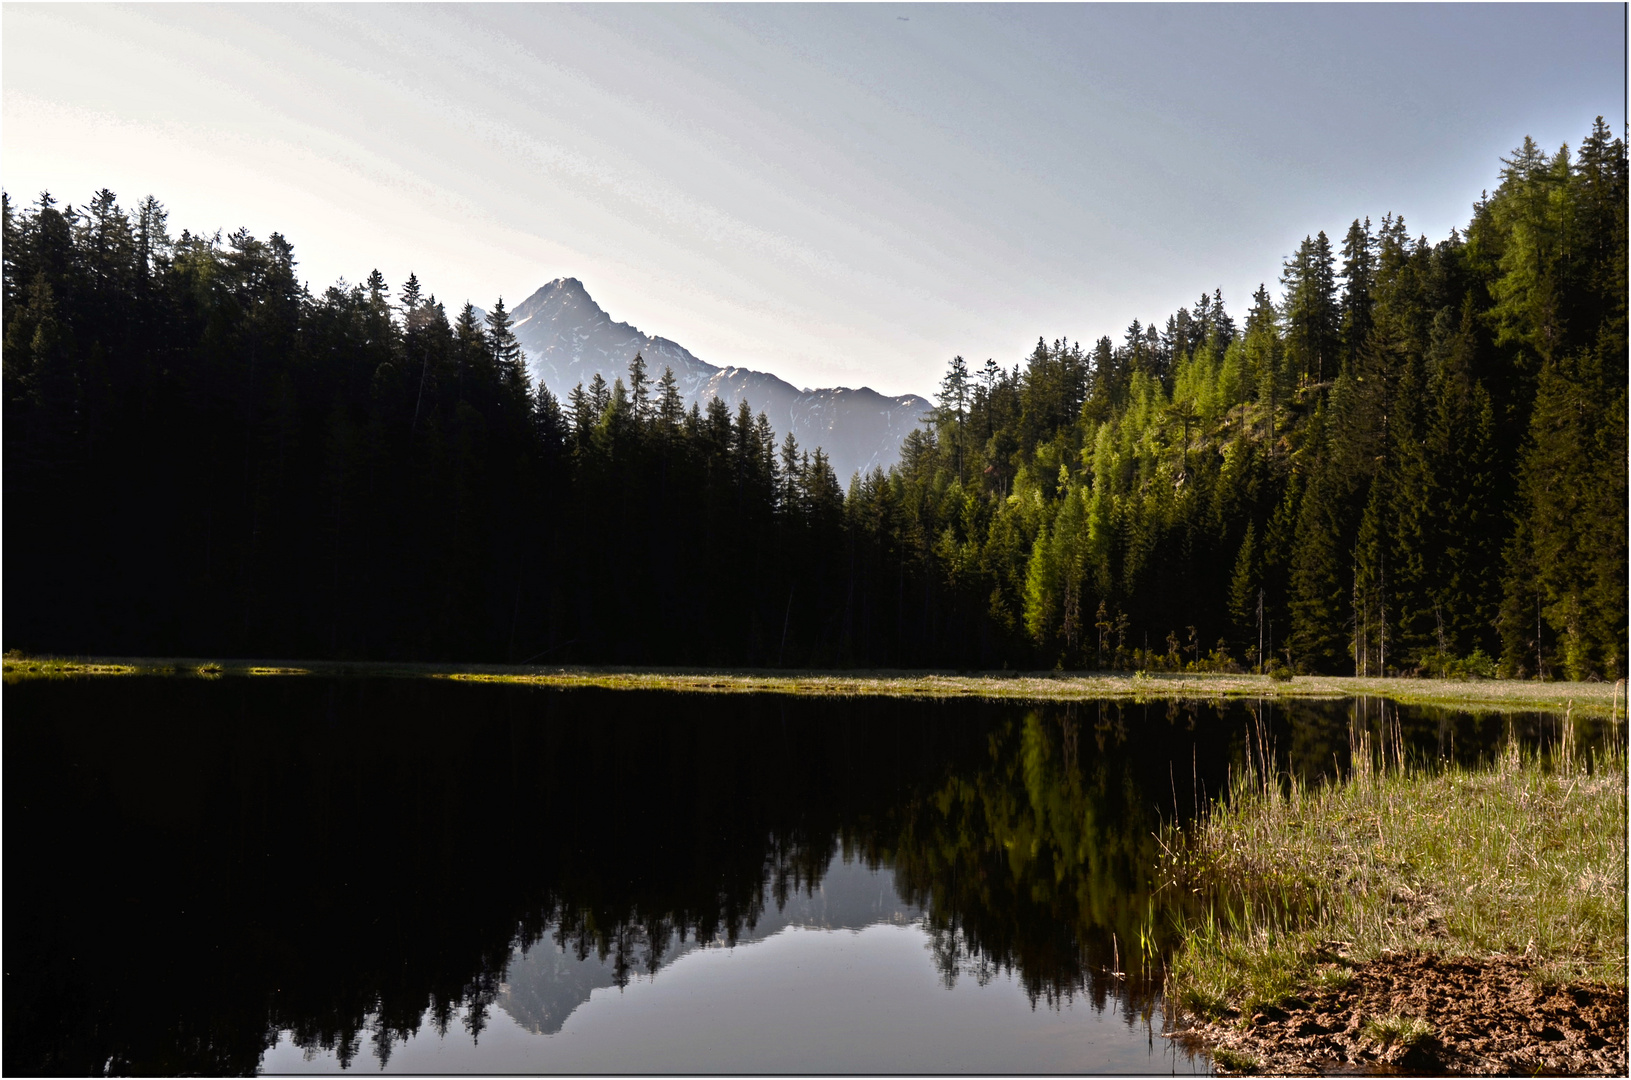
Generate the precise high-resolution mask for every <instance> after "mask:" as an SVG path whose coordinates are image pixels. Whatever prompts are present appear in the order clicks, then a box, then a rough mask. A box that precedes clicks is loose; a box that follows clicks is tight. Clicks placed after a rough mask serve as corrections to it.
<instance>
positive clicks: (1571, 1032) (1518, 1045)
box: [1170, 954, 1627, 1076]
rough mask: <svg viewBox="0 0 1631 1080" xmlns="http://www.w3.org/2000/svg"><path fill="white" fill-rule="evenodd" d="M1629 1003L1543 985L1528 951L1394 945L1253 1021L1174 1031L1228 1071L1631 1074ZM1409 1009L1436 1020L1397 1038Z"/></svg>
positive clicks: (1607, 991)
mask: <svg viewBox="0 0 1631 1080" xmlns="http://www.w3.org/2000/svg"><path fill="white" fill-rule="evenodd" d="M1337 967H1338V965H1336V964H1332V965H1331V968H1332V969H1333V970H1334V969H1336V968H1337ZM1626 1008H1627V1002H1626V988H1625V987H1623V986H1602V985H1584V986H1551V987H1542V986H1540V985H1538V984H1537V983H1536V982H1535V980H1534V978H1533V977H1532V975H1531V974H1530V965H1529V963H1528V962H1527V961H1526V960H1524V959H1522V958H1511V957H1492V958H1489V959H1486V960H1458V959H1446V958H1442V957H1438V956H1433V955H1425V954H1415V955H1404V954H1393V955H1385V956H1383V957H1382V958H1380V959H1378V960H1374V961H1371V962H1370V963H1366V964H1360V965H1357V966H1356V967H1355V968H1354V969H1353V978H1352V979H1351V981H1349V982H1348V983H1347V984H1346V985H1345V986H1340V987H1337V988H1334V989H1327V990H1322V991H1318V992H1316V993H1313V994H1310V995H1308V996H1307V998H1306V999H1304V1000H1302V1001H1297V1002H1292V1003H1290V1006H1289V1007H1288V1008H1286V1009H1283V1010H1282V1009H1266V1010H1263V1011H1260V1012H1258V1013H1256V1014H1255V1015H1254V1016H1252V1017H1251V1018H1250V1023H1249V1024H1247V1025H1244V1026H1242V1025H1241V1024H1240V1019H1239V1018H1234V1019H1231V1020H1226V1021H1222V1022H1214V1023H1209V1024H1203V1025H1200V1026H1198V1027H1194V1028H1191V1029H1189V1030H1187V1031H1177V1032H1172V1033H1170V1034H1171V1037H1173V1038H1178V1039H1182V1040H1184V1041H1185V1042H1187V1043H1189V1044H1191V1045H1195V1046H1197V1047H1200V1048H1204V1049H1206V1050H1209V1051H1211V1052H1212V1054H1213V1055H1214V1060H1215V1062H1216V1064H1217V1066H1218V1071H1219V1072H1221V1073H1264V1074H1288V1073H1289V1074H1301V1075H1308V1074H1332V1073H1347V1074H1353V1073H1384V1074H1406V1075H1477V1076H1513V1075H1526V1076H1533V1075H1550V1076H1616V1075H1617V1076H1624V1075H1626V1069H1627V1055H1626V1051H1627V1042H1626V1039H1627V1023H1626V1015H1627V1013H1626ZM1402 1018H1414V1019H1416V1020H1419V1021H1425V1023H1426V1025H1427V1026H1428V1027H1429V1029H1430V1030H1429V1031H1428V1032H1427V1033H1426V1034H1422V1035H1420V1036H1419V1037H1418V1038H1417V1039H1415V1040H1414V1041H1413V1042H1411V1043H1410V1044H1409V1045H1406V1044H1405V1042H1404V1041H1400V1040H1397V1039H1393V1040H1389V1038H1388V1029H1389V1027H1390V1026H1391V1027H1392V1029H1393V1030H1397V1029H1398V1028H1399V1027H1400V1026H1401V1024H1400V1023H1399V1021H1400V1020H1401V1019H1402Z"/></svg>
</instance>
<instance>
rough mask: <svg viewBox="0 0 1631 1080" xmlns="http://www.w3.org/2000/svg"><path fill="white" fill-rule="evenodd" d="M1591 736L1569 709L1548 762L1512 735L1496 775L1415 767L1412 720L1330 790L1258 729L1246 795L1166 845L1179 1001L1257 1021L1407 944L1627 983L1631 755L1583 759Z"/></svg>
mask: <svg viewBox="0 0 1631 1080" xmlns="http://www.w3.org/2000/svg"><path fill="white" fill-rule="evenodd" d="M1575 728H1576V725H1575V723H1574V720H1573V716H1572V714H1568V715H1566V717H1565V722H1564V725H1563V736H1562V738H1561V739H1560V740H1559V741H1558V743H1557V745H1556V746H1555V747H1554V749H1553V750H1552V751H1551V752H1550V753H1548V754H1547V755H1545V756H1544V757H1542V756H1539V755H1537V754H1534V753H1531V752H1528V751H1525V750H1522V749H1521V748H1520V747H1519V745H1518V743H1517V741H1516V740H1515V739H1508V741H1507V743H1506V746H1505V749H1504V751H1503V752H1502V754H1501V755H1500V757H1499V760H1497V761H1496V762H1494V763H1493V764H1492V765H1491V766H1489V767H1486V768H1483V769H1471V768H1464V767H1456V766H1453V765H1450V764H1448V763H1421V762H1412V761H1410V760H1409V759H1408V757H1407V755H1406V754H1405V753H1404V751H1403V750H1402V749H1401V747H1402V745H1403V740H1402V737H1400V735H1401V734H1402V733H1398V732H1397V728H1396V727H1395V728H1394V729H1393V731H1392V732H1384V735H1383V737H1382V738H1381V739H1380V740H1379V743H1380V745H1373V743H1372V740H1371V738H1370V736H1369V734H1368V733H1363V732H1362V733H1356V734H1355V735H1354V736H1353V747H1352V754H1351V758H1352V761H1353V768H1352V771H1351V773H1350V774H1349V775H1348V776H1347V777H1346V778H1345V779H1343V780H1341V781H1340V782H1334V783H1330V784H1326V785H1322V786H1318V787H1311V786H1309V785H1307V784H1304V783H1302V782H1300V781H1298V780H1296V779H1294V778H1291V777H1288V776H1286V775H1284V774H1283V773H1280V772H1277V771H1276V770H1275V769H1274V767H1273V760H1274V759H1273V754H1272V748H1271V747H1269V746H1267V745H1265V743H1264V741H1263V740H1262V734H1263V733H1262V732H1258V733H1256V737H1255V738H1254V740H1253V746H1254V747H1255V748H1256V749H1254V752H1253V754H1252V755H1251V758H1252V760H1250V761H1249V762H1248V764H1247V766H1246V768H1245V769H1243V770H1241V771H1240V772H1239V773H1237V774H1236V775H1235V776H1234V777H1233V779H1232V784H1231V790H1230V792H1229V794H1228V797H1227V798H1226V799H1225V800H1223V801H1222V802H1220V804H1219V805H1218V806H1217V807H1215V808H1214V809H1213V811H1212V812H1211V813H1210V814H1209V816H1207V817H1206V818H1205V819H1204V820H1202V821H1201V822H1199V823H1198V824H1197V825H1196V826H1195V827H1194V828H1193V829H1192V830H1191V831H1190V832H1189V833H1187V834H1172V835H1169V836H1168V837H1167V838H1165V839H1164V843H1165V845H1166V851H1167V854H1166V855H1165V856H1164V857H1163V864H1162V872H1163V876H1164V879H1165V884H1166V885H1167V886H1168V887H1170V888H1171V889H1173V890H1175V892H1176V893H1177V894H1178V896H1179V897H1180V898H1181V899H1182V900H1183V902H1182V903H1176V904H1173V905H1172V906H1171V909H1170V910H1172V911H1173V912H1174V915H1173V917H1174V918H1175V919H1177V920H1179V921H1180V922H1181V923H1182V924H1183V925H1182V926H1181V930H1182V931H1183V942H1182V945H1181V946H1180V948H1179V949H1178V951H1177V952H1176V954H1175V955H1174V957H1173V958H1172V961H1171V966H1170V968H1169V972H1168V986H1167V989H1168V995H1169V998H1168V1000H1169V1001H1172V1002H1174V1003H1175V1004H1177V1005H1178V1006H1179V1007H1181V1008H1183V1009H1187V1010H1190V1011H1192V1012H1195V1013H1198V1014H1201V1015H1203V1016H1208V1017H1213V1018H1216V1017H1223V1016H1228V1015H1234V1014H1243V1015H1248V1016H1249V1015H1250V1014H1251V1013H1252V1012H1253V1011H1254V1010H1256V1009H1260V1008H1263V1007H1274V1006H1280V1005H1284V1004H1286V1003H1288V1002H1290V1001H1294V1000H1295V999H1297V998H1299V997H1300V996H1301V995H1303V994H1305V993H1308V992H1309V991H1311V990H1314V989H1317V988H1319V987H1320V986H1330V985H1338V984H1340V983H1341V982H1342V981H1343V980H1345V979H1346V978H1349V977H1351V969H1352V966H1353V965H1355V964H1358V963H1362V962H1364V961H1366V960H1370V959H1374V958H1376V957H1379V956H1381V955H1382V954H1383V953H1385V952H1389V951H1391V952H1413V951H1414V952H1429V953H1439V954H1444V955H1451V956H1466V957H1473V958H1486V957H1491V956H1509V957H1525V958H1527V959H1529V960H1530V961H1532V962H1533V965H1534V966H1533V969H1532V970H1533V971H1534V974H1535V977H1536V978H1537V980H1539V981H1541V982H1543V983H1565V984H1568V983H1580V982H1598V983H1611V984H1619V985H1624V984H1625V982H1626V756H1625V751H1624V749H1623V745H1622V744H1621V742H1620V740H1619V738H1618V737H1617V736H1616V737H1615V738H1613V739H1612V740H1611V741H1610V743H1609V745H1608V747H1607V748H1606V749H1605V750H1604V751H1603V752H1600V753H1599V752H1590V751H1585V750H1582V748H1581V747H1580V745H1579V742H1578V739H1577V737H1576V734H1575ZM1619 730H1620V729H1618V728H1616V732H1618V731H1619Z"/></svg>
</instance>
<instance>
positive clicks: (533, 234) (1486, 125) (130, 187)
mask: <svg viewBox="0 0 1631 1080" xmlns="http://www.w3.org/2000/svg"><path fill="white" fill-rule="evenodd" d="M0 30H3V36H0V62H3V66H0V90H3V102H0V105H3V124H4V126H3V128H0V183H4V185H5V188H6V190H7V191H8V192H10V193H11V194H12V196H13V197H14V198H16V199H18V200H19V201H22V202H28V201H31V200H32V199H33V198H34V196H35V195H36V194H37V193H38V192H39V191H40V190H41V189H43V188H49V189H50V190H51V192H52V193H53V194H54V195H56V196H57V197H58V198H59V199H62V200H67V201H73V202H80V201H83V200H84V199H85V198H86V197H87V196H88V195H89V194H90V192H91V191H93V190H94V189H96V188H98V187H102V186H107V187H111V188H112V189H113V190H114V191H116V192H118V194H119V195H120V196H121V198H122V199H123V200H124V201H125V202H126V203H127V204H133V203H134V202H135V201H136V200H137V199H138V198H139V197H140V196H142V195H145V194H148V193H152V194H155V195H157V196H158V197H159V199H160V200H161V201H163V202H164V203H165V204H166V205H167V206H168V207H169V208H170V210H171V214H172V218H171V220H172V225H173V228H174V230H175V231H177V232H179V231H180V229H181V228H182V227H189V228H193V229H195V230H213V229H215V228H217V227H221V228H225V229H228V230H230V229H232V228H235V227H237V226H239V225H247V226H248V227H249V228H250V229H251V230H252V231H254V232H256V233H258V234H261V235H264V234H266V233H268V232H270V231H272V230H273V229H276V230H279V231H281V232H283V233H284V235H286V236H287V237H288V238H289V239H290V240H291V241H292V242H293V243H294V245H295V252H296V257H297V258H298V259H299V260H300V263H301V273H302V276H303V278H305V279H306V280H307V281H308V282H309V283H310V284H311V285H312V287H313V288H314V289H320V288H322V287H323V286H325V285H327V284H329V283H330V282H332V281H333V280H334V279H335V278H337V277H339V276H341V275H344V276H345V277H346V278H348V279H350V280H359V279H361V278H362V277H363V276H364V275H366V274H367V273H368V271H369V270H370V269H372V268H373V267H375V266H378V267H379V269H380V270H381V271H382V272H383V273H384V274H385V276H386V278H387V279H388V280H389V281H390V282H391V283H392V285H393V287H395V286H396V285H398V284H399V283H400V282H401V281H402V279H403V278H405V277H406V276H407V274H408V272H409V271H410V270H413V271H416V272H417V273H418V275H419V277H420V279H421V281H422V282H424V284H425V285H426V286H427V287H428V288H429V289H430V290H432V291H434V292H435V293H436V294H437V295H438V296H439V297H440V298H441V299H443V300H444V301H446V302H447V303H448V304H449V306H450V307H453V306H454V305H456V304H458V303H462V302H463V301H464V300H465V299H466V298H468V299H470V300H472V301H474V302H476V303H477V304H480V305H483V306H487V305H490V304H491V302H492V300H493V299H494V298H495V297H497V296H499V295H502V296H503V297H504V298H505V300H506V301H508V302H510V303H512V304H513V303H515V302H518V301H520V300H521V299H523V298H525V297H526V296H527V295H528V294H529V293H531V292H532V291H533V290H534V289H535V288H537V287H538V286H539V285H541V284H543V283H544V282H545V281H548V280H550V279H551V278H554V277H557V276H561V275H570V276H575V277H578V278H581V279H582V280H583V282H584V283H585V285H586V286H587V287H588V289H589V291H590V293H591V295H593V296H594V297H595V299H596V300H598V301H599V302H600V304H601V306H602V307H604V308H606V309H607V310H608V311H609V312H610V313H611V314H612V316H613V317H614V318H617V319H622V320H626V321H629V322H632V323H634V324H635V325H636V326H638V327H640V328H641V329H642V330H644V331H646V332H648V333H656V334H661V335H664V336H666V337H670V338H673V339H675V340H677V341H679V342H680V343H681V344H683V345H685V346H686V347H688V348H690V349H691V350H692V351H693V352H694V353H696V354H697V355H698V356H700V357H701V358H702V359H704V360H707V361H710V362H712V363H715V364H720V365H726V364H737V365H742V366H747V367H753V368H758V369H761V370H769V371H773V372H776V373H777V374H779V375H782V376H783V377H785V378H787V379H789V380H790V381H792V382H795V383H798V384H800V385H807V386H830V385H838V384H844V385H861V384H865V385H870V386H873V387H874V388H876V389H878V390H882V391H885V392H888V393H901V392H906V391H915V392H919V393H922V392H928V391H931V390H932V389H933V387H934V385H935V383H936V382H937V380H938V378H939V376H940V374H941V373H942V371H943V369H944V366H945V363H946V361H947V360H948V359H949V358H950V357H951V355H952V354H953V353H962V354H963V355H965V356H967V357H969V358H970V359H972V360H975V361H976V362H982V361H983V360H984V359H985V358H986V357H987V356H994V357H996V358H997V359H998V360H999V361H1000V362H1002V363H1005V364H1012V363H1014V362H1015V361H1017V360H1019V359H1020V358H1021V357H1022V356H1023V355H1024V354H1025V353H1026V352H1028V351H1029V347H1030V346H1031V344H1033V343H1034V342H1035V340H1036V338H1037V337H1038V336H1039V335H1044V336H1047V337H1048V338H1050V339H1051V338H1054V337H1057V336H1068V337H1071V338H1074V339H1080V340H1082V341H1084V342H1085V341H1088V340H1090V339H1092V338H1095V337H1097V336H1099V335H1101V334H1111V335H1112V336H1114V337H1116V338H1118V339H1119V338H1120V336H1121V334H1122V332H1123V330H1124V328H1125V327H1126V326H1127V324H1128V323H1129V322H1130V321H1131V320H1132V319H1134V318H1138V319H1141V320H1145V321H1148V320H1150V319H1164V318H1165V317H1166V316H1167V315H1168V314H1170V313H1171V312H1172V311H1173V310H1174V309H1175V308H1176V307H1177V306H1178V305H1179V304H1184V303H1189V302H1191V301H1193V300H1194V298H1195V297H1196V296H1197V295H1199V294H1200V293H1201V292H1202V291H1203V290H1205V291H1210V290H1211V289H1213V288H1215V287H1221V288H1222V289H1223V291H1224V296H1225V299H1226V300H1227V301H1228V303H1229V305H1230V308H1231V309H1232V310H1233V311H1234V312H1235V313H1236V314H1237V315H1240V314H1243V313H1244V311H1245V308H1246V305H1247V301H1248V298H1249V294H1250V292H1251V290H1252V289H1253V288H1255V287H1256V285H1257V284H1258V282H1259V281H1264V280H1267V281H1269V282H1271V283H1273V282H1274V281H1275V279H1276V278H1277V277H1278V273H1279V267H1280V263H1281V261H1282V259H1283V257H1284V256H1285V255H1286V254H1287V253H1288V252H1289V251H1290V250H1291V249H1292V248H1293V247H1294V246H1295V245H1296V243H1297V242H1298V241H1299V240H1300V239H1301V238H1302V237H1303V236H1304V235H1306V234H1309V233H1313V232H1316V231H1318V230H1319V229H1322V228H1323V229H1325V230H1326V231H1327V232H1328V233H1330V234H1331V235H1332V238H1333V240H1340V234H1341V232H1342V230H1344V229H1345V228H1346V226H1347V223H1348V222H1349V221H1350V220H1352V219H1353V218H1354V217H1356V216H1363V215H1366V214H1368V215H1370V216H1371V217H1372V218H1373V219H1374V218H1380V217H1381V215H1382V214H1383V213H1385V212H1387V211H1390V210H1391V211H1394V212H1396V213H1402V214H1403V215H1404V216H1405V219H1406V222H1407V223H1408V225H1409V226H1410V228H1411V231H1412V232H1413V233H1420V232H1425V233H1426V234H1427V235H1428V236H1429V237H1430V238H1432V239H1435V240H1436V239H1439V238H1441V237H1442V236H1443V235H1444V234H1445V233H1447V232H1448V230H1449V229H1450V228H1451V227H1453V226H1458V225H1462V224H1464V223H1465V221H1466V219H1467V217H1468V215H1469V212H1470V206H1471V204H1472V202H1473V201H1474V200H1475V199H1477V197H1478V194H1479V192H1480V191H1481V190H1482V189H1484V188H1493V187H1494V186H1495V184H1496V182H1497V180H1496V173H1497V170H1498V169H1499V161H1498V158H1499V157H1500V156H1501V155H1502V154H1505V153H1507V152H1508V151H1510V150H1511V149H1512V147H1514V146H1515V145H1517V144H1518V143H1519V142H1520V141H1521V140H1522V138H1523V136H1524V135H1525V134H1531V135H1533V136H1534V137H1535V138H1536V139H1537V140H1538V141H1539V142H1540V143H1541V144H1542V145H1543V146H1545V147H1547V148H1548V149H1556V147H1557V146H1558V145H1559V144H1560V143H1563V142H1568V143H1569V144H1570V145H1571V146H1572V145H1574V144H1576V143H1577V142H1578V141H1579V139H1580V137H1581V136H1582V135H1583V134H1584V133H1585V132H1586V130H1587V129H1588V127H1589V125H1590V123H1591V121H1592V118H1593V117H1595V116H1596V115H1598V114H1602V115H1603V116H1604V117H1605V119H1607V120H1608V122H1609V123H1610V124H1611V125H1612V126H1613V127H1614V129H1615V130H1616V131H1621V130H1623V126H1624V122H1625V117H1624V100H1625V77H1626V71H1625V57H1626V20H1625V9H1624V8H1623V7H1622V6H1621V5H1618V4H1599V5H1534V6H1531V5H1475V4H1464V5H1447V6H1437V5H1402V6H1398V5H1361V6H1353V7H1348V6H1300V5H1262V6H1255V5H1254V6H1227V5H1217V6H1209V5H1199V6H1162V5H1130V6H1076V5H1044V6H994V7H987V6H974V5H968V6H942V5H931V4H877V5H834V6H802V5H769V6H731V7H715V6H684V5H674V6H656V7H652V6H644V5H608V6H598V7H564V6H531V5H520V4H516V5H505V6H496V7H492V6H468V7H437V6H428V5H425V6H408V7H397V6H387V5H370V6H361V7H341V6H314V7H302V6H282V5H276V6H274V5H244V6H234V7H215V6H194V5H175V6H169V5H166V6H141V7H118V6H116V7H101V6H91V5H29V4H11V3H8V4H5V5H4V6H3V8H0Z"/></svg>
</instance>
